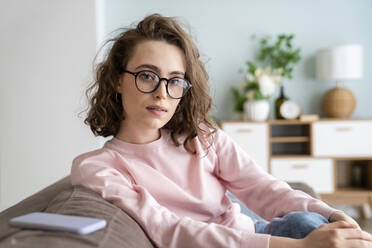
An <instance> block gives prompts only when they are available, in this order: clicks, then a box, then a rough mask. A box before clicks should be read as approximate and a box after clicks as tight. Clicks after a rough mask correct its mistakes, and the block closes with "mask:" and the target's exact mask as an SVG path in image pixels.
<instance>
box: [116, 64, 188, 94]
mask: <svg viewBox="0 0 372 248" xmlns="http://www.w3.org/2000/svg"><path fill="white" fill-rule="evenodd" d="M124 72H127V73H129V74H132V75H133V76H134V82H135V83H136V87H137V89H138V90H139V91H141V92H142V93H151V92H154V91H155V90H156V89H157V88H158V87H159V85H160V82H161V81H163V80H165V81H166V82H167V84H166V89H167V93H168V95H169V96H170V97H171V98H173V99H180V98H182V97H183V96H184V95H185V94H186V92H187V91H188V90H189V89H190V88H191V87H192V85H191V83H190V82H189V81H187V80H186V79H184V78H178V77H174V78H170V79H167V78H161V77H160V76H159V75H158V74H156V73H155V72H152V71H138V72H131V71H127V70H122V73H124Z"/></svg>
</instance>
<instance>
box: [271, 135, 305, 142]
mask: <svg viewBox="0 0 372 248" xmlns="http://www.w3.org/2000/svg"><path fill="white" fill-rule="evenodd" d="M309 141H310V138H309V136H297V137H290V136H287V137H272V138H270V142H271V143H279V142H281V143H293V142H309Z"/></svg>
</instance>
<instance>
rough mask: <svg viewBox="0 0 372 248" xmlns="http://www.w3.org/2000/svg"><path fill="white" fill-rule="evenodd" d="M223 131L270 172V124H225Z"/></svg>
mask: <svg viewBox="0 0 372 248" xmlns="http://www.w3.org/2000/svg"><path fill="white" fill-rule="evenodd" d="M222 129H223V130H224V131H225V132H226V133H227V134H228V135H229V136H230V137H231V138H232V139H233V140H234V141H235V142H236V143H237V144H238V145H239V146H240V147H241V148H242V149H243V150H244V151H246V152H247V153H248V154H249V155H250V156H251V157H252V159H254V160H255V161H256V162H257V164H258V165H260V166H261V167H262V168H263V169H264V170H265V171H268V157H269V145H268V140H269V138H268V124H267V123H264V122H262V123H261V122H260V123H250V122H236V123H235V122H232V123H227V122H225V123H223V124H222Z"/></svg>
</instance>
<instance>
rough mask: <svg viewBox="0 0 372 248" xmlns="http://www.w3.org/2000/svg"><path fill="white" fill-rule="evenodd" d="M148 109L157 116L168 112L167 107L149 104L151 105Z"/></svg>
mask: <svg viewBox="0 0 372 248" xmlns="http://www.w3.org/2000/svg"><path fill="white" fill-rule="evenodd" d="M146 109H147V110H148V111H150V112H151V113H153V114H154V115H156V116H162V115H164V114H165V113H166V112H167V110H166V109H165V108H163V107H160V106H149V107H146Z"/></svg>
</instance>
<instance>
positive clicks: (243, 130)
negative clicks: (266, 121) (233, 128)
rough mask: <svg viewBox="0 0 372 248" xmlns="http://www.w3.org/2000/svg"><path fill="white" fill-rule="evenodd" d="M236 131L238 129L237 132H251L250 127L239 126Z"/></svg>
mask: <svg viewBox="0 0 372 248" xmlns="http://www.w3.org/2000/svg"><path fill="white" fill-rule="evenodd" d="M237 131H238V133H251V132H252V129H250V128H239V129H238V130H237Z"/></svg>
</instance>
